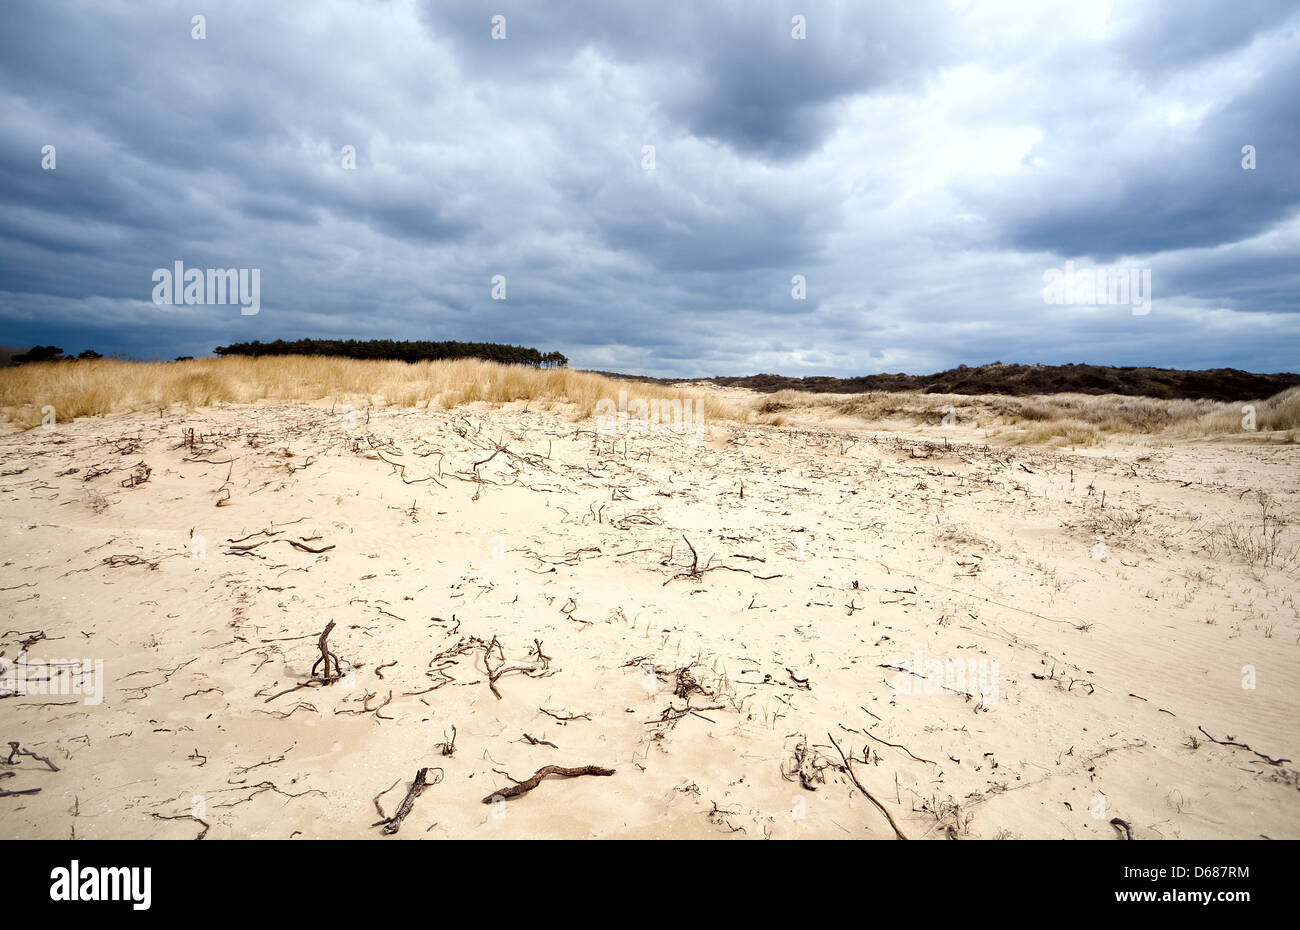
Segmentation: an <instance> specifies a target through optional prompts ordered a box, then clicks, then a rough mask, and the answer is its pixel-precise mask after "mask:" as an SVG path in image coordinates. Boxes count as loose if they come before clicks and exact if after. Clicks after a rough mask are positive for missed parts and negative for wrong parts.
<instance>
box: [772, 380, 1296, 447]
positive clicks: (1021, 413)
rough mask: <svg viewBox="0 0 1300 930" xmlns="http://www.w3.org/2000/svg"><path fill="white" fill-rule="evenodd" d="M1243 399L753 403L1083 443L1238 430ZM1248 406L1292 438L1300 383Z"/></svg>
mask: <svg viewBox="0 0 1300 930" xmlns="http://www.w3.org/2000/svg"><path fill="white" fill-rule="evenodd" d="M1244 406H1245V405H1244V404H1230V403H1222V402H1219V401H1211V400H1160V399H1157V398H1153V397H1127V396H1122V395H1116V394H1105V395H1095V394H1044V395H1035V396H1030V397H1015V396H1001V395H969V394H918V393H904V392H888V391H872V392H869V393H866V394H857V395H853V396H849V397H846V396H845V395H833V394H813V393H808V392H801V391H792V390H783V391H777V392H775V393H772V394H768V395H765V396H764V397H763V398H762V400H760V401H759V402H758V403H757V405H756V410H757V412H758V414H759V415H760V417H762V418H763V422H767V423H773V424H775V423H777V422H778V421H783V422H791V421H797V420H798V419H799V414H800V413H801V412H802V413H805V414H812V413H815V412H818V411H820V412H822V413H823V414H836V415H840V416H847V417H852V418H854V419H856V420H860V421H862V422H864V423H868V424H878V423H887V422H889V421H898V420H903V421H907V422H909V423H910V424H912V425H918V426H939V425H941V424H942V423H943V421H944V417H945V416H948V417H949V418H950V420H951V421H952V422H955V423H957V424H961V425H968V426H971V425H973V426H975V427H977V428H983V429H993V430H996V431H997V435H998V438H1000V439H1002V440H1004V441H1006V442H1010V443H1032V444H1057V445H1061V444H1069V445H1091V444H1093V443H1096V442H1098V441H1100V440H1101V439H1103V438H1104V437H1105V436H1107V435H1116V434H1133V435H1160V434H1163V435H1166V436H1168V437H1170V438H1184V439H1186V438H1197V437H1205V436H1220V435H1229V434H1234V433H1236V434H1245V433H1248V432H1249V431H1248V430H1246V428H1245V425H1244V419H1245V411H1244V410H1243V407H1244ZM1252 406H1253V407H1254V410H1255V427H1256V432H1269V431H1279V432H1285V435H1283V436H1282V437H1280V438H1281V439H1282V441H1284V442H1295V441H1296V436H1295V433H1296V431H1297V430H1300V388H1289V389H1287V390H1285V391H1283V392H1281V393H1279V394H1277V395H1275V396H1273V397H1271V398H1269V399H1267V400H1260V401H1255V402H1253V405H1252ZM1286 431H1289V432H1286Z"/></svg>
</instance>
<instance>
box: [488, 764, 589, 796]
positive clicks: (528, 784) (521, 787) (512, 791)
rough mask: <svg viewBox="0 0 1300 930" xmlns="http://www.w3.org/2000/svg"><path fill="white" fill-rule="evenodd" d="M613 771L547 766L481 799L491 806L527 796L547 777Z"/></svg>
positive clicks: (582, 767) (584, 767) (576, 775)
mask: <svg viewBox="0 0 1300 930" xmlns="http://www.w3.org/2000/svg"><path fill="white" fill-rule="evenodd" d="M613 774H614V770H613V769H604V768H601V767H600V766H599V765H583V766H580V767H578V768H565V767H564V766H562V765H547V766H543V767H542V768H540V769H538V770H537V771H536V772H535V773H534V774H533V776H532V777H531V778H528V779H525V780H524V781H520V782H515V783H514V784H513V785H511V786H510V787H509V788H502V789H501V790H500V791H493V792H492V793H491V794H489V795H488V796H487V797H486V798H484V799H483V803H484V804H491V803H492V802H493V801H495V800H496V799H497V798H501V799H502V800H505V799H506V798H517V797H519V796H520V795H521V794H527V793H528V792H530V791H532V790H533V789H534V788H536V787H537V786H538V785H540V784H541V783H542V779H543V778H545V777H546V776H547V775H563V776H565V777H566V778H576V777H578V776H579V775H613Z"/></svg>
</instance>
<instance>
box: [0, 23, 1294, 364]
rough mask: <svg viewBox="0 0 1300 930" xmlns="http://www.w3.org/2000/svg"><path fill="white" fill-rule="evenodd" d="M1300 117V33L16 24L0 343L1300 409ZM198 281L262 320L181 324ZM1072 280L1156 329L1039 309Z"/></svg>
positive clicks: (2, 162)
mask: <svg viewBox="0 0 1300 930" xmlns="http://www.w3.org/2000/svg"><path fill="white" fill-rule="evenodd" d="M200 6H208V5H200ZM196 13H197V14H202V15H203V16H204V17H205V19H204V20H203V21H202V24H201V25H202V32H203V37H202V38H196V37H195V33H196V31H197V30H198V26H197V25H196V23H195V22H194V19H193V18H194V16H195V15H196ZM798 36H802V37H798ZM1298 86H1300V10H1297V8H1296V7H1295V5H1294V3H1288V2H1278V3H1269V2H1243V0H1230V2H1213V0H1196V2H1187V3H1173V2H1167V3H1140V2H1135V3H1124V4H1114V6H1113V8H1112V5H1111V4H1110V3H1109V2H1106V0H1098V2H1082V0H1081V2H1074V3H1062V4H1050V5H1044V4H1032V3H1024V4H1019V3H998V2H985V0H980V2H978V3H977V2H973V0H972V2H966V0H947V2H937V0H936V2H930V0H915V2H897V3H872V4H850V3H843V4H837V3H826V2H818V3H802V2H800V3H798V4H794V5H790V4H777V3H771V2H723V3H716V4H699V3H689V2H667V3H663V4H621V3H595V2H588V3H578V2H558V3H546V4H539V3H535V2H522V0H519V2H496V0H493V2H490V3H475V2H463V3H461V2H445V0H443V2H427V3H417V2H400V0H394V2H377V0H372V2H362V0H353V2H342V0H322V2H313V3H306V2H303V3H296V2H294V3H283V4H266V3H258V2H223V3H221V4H212V5H210V6H209V8H208V9H206V10H195V9H192V8H191V7H190V6H186V5H180V4H177V3H171V2H139V3H131V4H110V3H69V4H48V3H42V2H25V0H20V2H12V3H8V4H5V6H4V8H3V10H0V343H4V344H7V345H21V346H25V345H31V344H36V343H40V344H49V343H53V344H57V345H60V346H62V347H63V348H65V349H66V350H69V351H71V352H77V351H80V350H81V349H83V348H86V347H94V348H96V349H98V350H99V351H101V352H105V353H109V352H116V353H121V354H125V355H129V356H132V357H140V358H158V357H161V358H170V357H173V356H176V355H182V354H184V355H195V356H201V355H206V354H209V353H210V352H211V350H212V348H213V347H214V346H216V345H219V344H223V343H226V342H231V341H246V340H253V339H260V340H263V341H267V340H272V339H276V338H301V337H320V338H333V337H346V338H399V339H402V338H406V339H460V340H467V341H495V342H511V343H520V344H525V345H531V346H536V347H538V348H540V349H542V350H543V351H546V350H550V349H558V350H560V351H562V352H564V353H565V354H566V355H567V356H568V357H569V358H570V361H571V364H573V365H576V366H581V367H590V368H600V369H615V370H623V371H629V372H642V373H647V374H656V375H670V376H694V375H712V374H748V373H753V372H758V371H776V372H781V373H784V374H790V375H807V374H837V375H851V374H863V373H870V372H876V371H882V370H883V371H900V370H901V371H908V372H927V371H933V370H936V369H940V368H946V367H951V366H955V365H957V364H960V363H966V364H979V363H982V362H988V361H993V360H1002V361H1008V362H1009V361H1024V362H1044V363H1062V362H1069V361H1078V362H1092V363H1097V364H1119V365H1124V364H1151V365H1167V366H1174V367H1212V366H1233V367H1239V368H1248V369H1253V370H1266V371H1277V370H1295V369H1296V367H1297V349H1298V348H1300V306H1297V299H1296V294H1297V285H1300V261H1297V260H1298V259H1300V158H1297V153H1300V102H1298V101H1300V95H1297V94H1296V92H1295V89H1296V87H1298ZM51 146H52V147H53V149H52V152H53V158H54V165H53V167H52V168H51V167H50V164H49V161H50V159H49V156H48V154H47V153H49V152H50V151H51V150H50V149H49V148H47V147H51ZM1250 164H1253V167H1250V166H1249V165H1250ZM176 261H183V262H184V264H185V266H186V267H189V268H256V269H260V274H261V309H260V312H259V313H257V314H255V315H241V314H240V312H239V308H238V307H233V306H209V305H195V306H183V305H182V306H158V305H155V304H154V303H153V301H152V299H151V294H152V290H153V284H152V280H151V275H152V274H153V271H154V269H158V268H171V267H172V265H173V263H174V262H176ZM1067 262H1073V263H1074V265H1075V266H1078V267H1083V268H1087V267H1102V266H1116V267H1124V268H1142V269H1149V270H1150V271H1151V277H1152V282H1153V283H1152V289H1153V294H1154V300H1153V302H1152V305H1151V307H1150V308H1149V310H1150V312H1149V313H1135V312H1132V310H1131V308H1130V307H1127V306H1116V305H1104V304H1103V305H1095V304H1079V303H1072V304H1071V303H1049V302H1047V301H1046V300H1045V299H1044V293H1043V288H1044V274H1045V273H1047V272H1050V271H1051V270H1052V269H1064V268H1065V267H1066V263H1067ZM495 276H503V277H504V280H505V283H506V299H504V300H497V299H493V292H492V282H493V279H494V277H495ZM800 282H802V285H801V286H802V293H803V294H804V296H803V297H802V299H798V298H797V296H796V295H797V294H799V293H801V291H800V290H799V286H800Z"/></svg>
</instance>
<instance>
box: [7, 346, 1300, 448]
mask: <svg viewBox="0 0 1300 930" xmlns="http://www.w3.org/2000/svg"><path fill="white" fill-rule="evenodd" d="M620 391H627V394H628V397H629V398H633V399H635V398H640V399H643V400H646V401H655V400H664V401H672V400H674V399H679V400H682V401H685V400H688V399H694V400H695V401H697V402H698V403H700V404H702V405H703V407H704V415H705V420H706V421H707V422H719V421H731V422H747V421H749V420H750V419H751V418H757V420H758V421H759V422H762V423H766V424H768V425H771V426H787V425H790V426H797V425H800V424H804V423H807V422H808V421H815V420H817V419H819V418H825V417H826V416H842V417H850V418H852V419H854V420H857V421H859V422H860V423H862V424H863V425H879V426H886V425H889V424H896V423H899V422H903V423H907V424H909V425H924V426H939V425H940V424H941V423H942V422H943V421H944V418H945V416H947V417H949V419H950V420H951V421H952V422H955V423H956V424H958V425H962V426H975V427H976V428H981V429H988V430H991V431H992V436H993V438H996V439H998V440H1000V441H1002V442H1006V443H1013V444H1019V443H1028V444H1046V445H1074V446H1078V445H1090V444H1093V443H1096V442H1099V441H1101V440H1102V439H1104V438H1105V437H1106V436H1108V435H1115V434H1135V435H1164V436H1166V437H1168V438H1181V439H1186V438H1197V437H1206V436H1220V435H1230V434H1247V431H1246V430H1245V429H1244V427H1243V416H1244V414H1243V410H1242V407H1243V405H1242V404H1229V403H1220V402H1217V401H1209V400H1157V399H1155V398H1149V397H1126V396H1120V395H1091V394H1050V395H1037V396H1030V397H1014V396H1001V395H968V394H919V393H910V392H887V391H873V392H870V393H866V394H858V395H852V396H846V395H843V394H839V395H836V394H813V393H807V392H803V391H793V390H783V391H777V392H775V393H771V394H762V395H757V396H756V398H755V400H754V401H753V403H752V407H745V406H743V405H734V404H728V403H726V402H724V401H721V400H719V399H718V398H717V397H715V396H712V395H710V394H709V393H708V392H707V391H704V392H700V393H694V392H692V391H691V389H690V388H687V387H670V386H664V385H659V384H652V383H644V382H625V381H618V380H616V379H613V378H610V377H607V376H605V375H599V374H595V373H593V372H586V371H573V370H569V369H551V370H542V369H536V368H528V367H524V366H515V365H500V364H497V363H495V362H485V361H479V360H476V359H462V360H456V361H441V362H418V363H415V364H408V363H406V362H396V361H362V360H355V359H343V358H327V357H322V356H281V357H274V358H271V357H266V358H225V359H196V360H192V361H185V362H124V361H116V360H111V359H102V360H96V361H77V362H47V363H42V364H36V365H21V366H18V367H13V368H5V369H0V413H2V414H3V416H4V417H5V418H7V419H8V420H10V421H11V422H12V423H14V424H15V425H17V426H19V427H22V428H30V427H32V426H36V425H38V424H39V423H40V422H41V415H42V414H41V411H42V408H45V407H46V406H49V407H53V408H54V414H55V416H56V418H57V420H58V421H59V422H67V421H70V420H74V419H76V418H78V417H86V416H100V415H103V414H107V413H116V412H127V411H133V410H154V409H157V410H162V409H166V408H167V407H170V406H172V405H173V404H180V405H183V406H186V407H191V408H193V407H205V406H210V405H213V404H221V403H232V404H239V403H256V402H257V401H262V400H269V401H281V402H288V403H314V402H318V401H334V402H338V403H353V404H357V405H361V406H364V405H368V404H375V405H379V406H383V405H392V406H398V407H440V408H444V409H450V408H453V407H458V406H460V405H462V404H468V403H474V402H476V401H482V402H485V403H489V404H505V403H511V402H515V401H526V402H530V403H536V404H538V405H540V406H543V407H548V408H549V407H555V406H559V405H565V406H567V407H568V408H569V411H570V412H571V413H572V414H573V415H574V416H575V417H578V418H582V417H589V416H592V415H594V414H595V413H596V404H597V403H598V402H599V401H600V400H602V399H606V400H616V399H617V398H618V395H619V392H620ZM1253 406H1254V408H1255V423H1256V429H1257V431H1261V432H1267V431H1275V432H1279V433H1281V436H1280V437H1277V438H1280V439H1281V441H1283V442H1295V441H1296V440H1297V438H1298V434H1300V388H1290V389H1288V390H1286V391H1283V392H1282V393H1280V394H1277V395H1276V396H1274V397H1271V398H1269V399H1268V400H1261V401H1256V402H1255V403H1254V404H1253Z"/></svg>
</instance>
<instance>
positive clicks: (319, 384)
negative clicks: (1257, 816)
mask: <svg viewBox="0 0 1300 930" xmlns="http://www.w3.org/2000/svg"><path fill="white" fill-rule="evenodd" d="M619 391H627V394H628V396H629V398H641V399H644V400H647V401H650V400H666V401H671V400H673V399H678V400H683V401H685V400H687V399H694V400H695V401H696V402H697V403H701V404H702V405H703V408H704V417H705V421H706V422H713V421H717V420H743V419H745V418H746V411H743V410H740V409H739V408H736V407H733V406H732V405H729V404H726V403H723V402H720V401H719V400H717V399H716V398H712V397H708V396H695V395H693V394H691V393H690V392H689V391H687V390H683V389H678V388H671V387H663V386H660V385H655V384H643V383H633V382H622V381H616V380H614V379H612V378H607V377H605V376H603V375H597V374H593V373H591V372H584V371H572V370H569V369H563V368H561V369H549V370H543V369H536V368H528V367H524V366H517V365H501V364H497V363H495V362H485V361H479V360H477V359H458V360H455V361H436V362H418V363H415V364H408V363H406V362H397V361H362V360H356V359H343V358H327V357H323V356H280V357H263V358H224V359H215V358H214V359H195V360H192V361H184V362H125V361H116V360H110V359H103V360H96V361H77V362H47V363H42V364H35V365H21V366H18V367H15V368H6V369H3V370H0V412H3V414H4V416H5V417H6V418H7V419H8V420H10V421H11V422H12V423H14V424H15V425H16V426H19V427H22V428H30V427H33V426H36V425H39V424H40V422H41V416H42V409H43V408H45V407H47V406H48V407H52V408H53V410H54V415H55V417H56V419H57V422H61V423H62V422H68V421H71V420H75V419H76V418H78V417H87V416H100V415H103V414H107V413H119V412H127V411H136V410H162V409H166V408H168V407H170V406H172V405H173V404H180V405H183V406H186V407H205V406H211V405H213V404H220V403H230V404H247V403H256V402H257V401H262V400H269V401H282V402H290V403H313V402H317V401H334V402H338V403H354V404H358V405H368V404H375V405H379V406H384V405H392V406H398V407H441V408H444V409H450V408H453V407H458V406H460V405H462V404H469V403H473V402H475V401H484V402H486V403H490V404H505V403H511V402H514V401H527V402H530V403H536V404H538V405H540V406H542V407H547V408H550V407H555V406H560V405H567V406H568V407H569V409H570V411H571V412H572V413H573V414H574V415H575V416H576V417H587V416H592V415H593V414H594V413H595V412H596V404H597V403H598V402H599V401H600V400H602V399H607V400H612V401H616V400H617V398H618V394H619Z"/></svg>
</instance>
